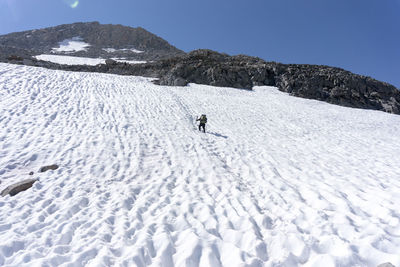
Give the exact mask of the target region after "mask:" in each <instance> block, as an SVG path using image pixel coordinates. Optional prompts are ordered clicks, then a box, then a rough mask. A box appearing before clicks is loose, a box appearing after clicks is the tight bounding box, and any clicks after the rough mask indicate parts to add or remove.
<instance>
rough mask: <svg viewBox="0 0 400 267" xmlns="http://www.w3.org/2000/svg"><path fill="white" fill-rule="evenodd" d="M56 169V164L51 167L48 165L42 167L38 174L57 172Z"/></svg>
mask: <svg viewBox="0 0 400 267" xmlns="http://www.w3.org/2000/svg"><path fill="white" fill-rule="evenodd" d="M57 169H58V165H57V164H53V165H49V166H43V167H41V168H40V169H39V172H45V171H48V170H53V171H54V170H57Z"/></svg>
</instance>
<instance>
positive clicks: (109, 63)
mask: <svg viewBox="0 0 400 267" xmlns="http://www.w3.org/2000/svg"><path fill="white" fill-rule="evenodd" d="M116 64H117V61H115V60H113V59H106V65H111V66H112V65H116Z"/></svg>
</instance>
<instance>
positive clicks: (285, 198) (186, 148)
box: [0, 64, 400, 267]
mask: <svg viewBox="0 0 400 267" xmlns="http://www.w3.org/2000/svg"><path fill="white" fill-rule="evenodd" d="M0 94H1V95H0V111H1V113H0V146H1V150H0V179H1V184H0V190H2V189H4V188H5V187H7V186H8V185H10V184H13V183H16V182H19V181H21V180H24V179H27V178H36V179H38V181H37V182H36V183H35V184H34V185H33V187H32V188H30V189H28V190H27V191H24V192H21V193H19V194H17V195H16V196H14V197H11V196H6V197H3V198H0V265H4V266H84V265H87V266H150V265H151V266H324V267H328V266H376V265H378V264H380V263H384V262H391V263H392V264H394V265H395V266H399V265H400V222H399V220H400V209H399V208H400V165H399V159H400V142H399V132H400V116H396V115H391V114H387V113H383V112H379V111H370V110H359V109H351V108H345V107H339V106H334V105H330V104H327V103H323V102H318V101H312V100H306V99H301V98H295V97H291V96H289V95H287V94H285V93H282V92H279V91H278V90H277V89H276V88H273V87H256V88H254V91H247V90H238V89H232V88H217V87H211V86H204V85H195V84H190V85H189V86H188V87H163V86H157V85H154V84H152V83H151V81H150V79H148V78H142V77H127V76H117V75H108V74H95V73H74V72H63V71H53V70H46V69H42V68H33V67H26V66H17V65H8V64H0ZM202 113H205V114H207V115H208V121H209V123H208V124H207V133H206V134H203V133H200V132H199V131H198V130H197V129H196V125H195V115H200V114H202ZM50 164H58V165H59V166H60V167H59V169H57V170H55V171H47V172H45V173H38V172H37V171H38V169H39V168H40V167H41V166H45V165H50ZM31 171H34V172H35V173H34V175H33V176H29V175H28V173H29V172H31Z"/></svg>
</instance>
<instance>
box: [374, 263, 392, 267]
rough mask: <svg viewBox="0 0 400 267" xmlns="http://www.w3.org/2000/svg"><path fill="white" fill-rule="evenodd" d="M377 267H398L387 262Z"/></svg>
mask: <svg viewBox="0 0 400 267" xmlns="http://www.w3.org/2000/svg"><path fill="white" fill-rule="evenodd" d="M377 267H396V266H394V265H393V264H391V263H390V262H386V263H382V264H379V265H378V266H377Z"/></svg>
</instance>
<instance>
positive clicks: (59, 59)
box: [36, 54, 146, 66]
mask: <svg viewBox="0 0 400 267" xmlns="http://www.w3.org/2000/svg"><path fill="white" fill-rule="evenodd" d="M36 58H37V59H39V60H43V61H49V62H53V63H57V64H64V65H89V66H95V65H97V64H105V62H106V60H105V59H104V58H87V57H73V56H61V55H46V54H43V55H38V56H36ZM112 59H113V60H115V61H118V62H125V63H129V64H141V63H146V61H140V60H126V59H123V58H112Z"/></svg>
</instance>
